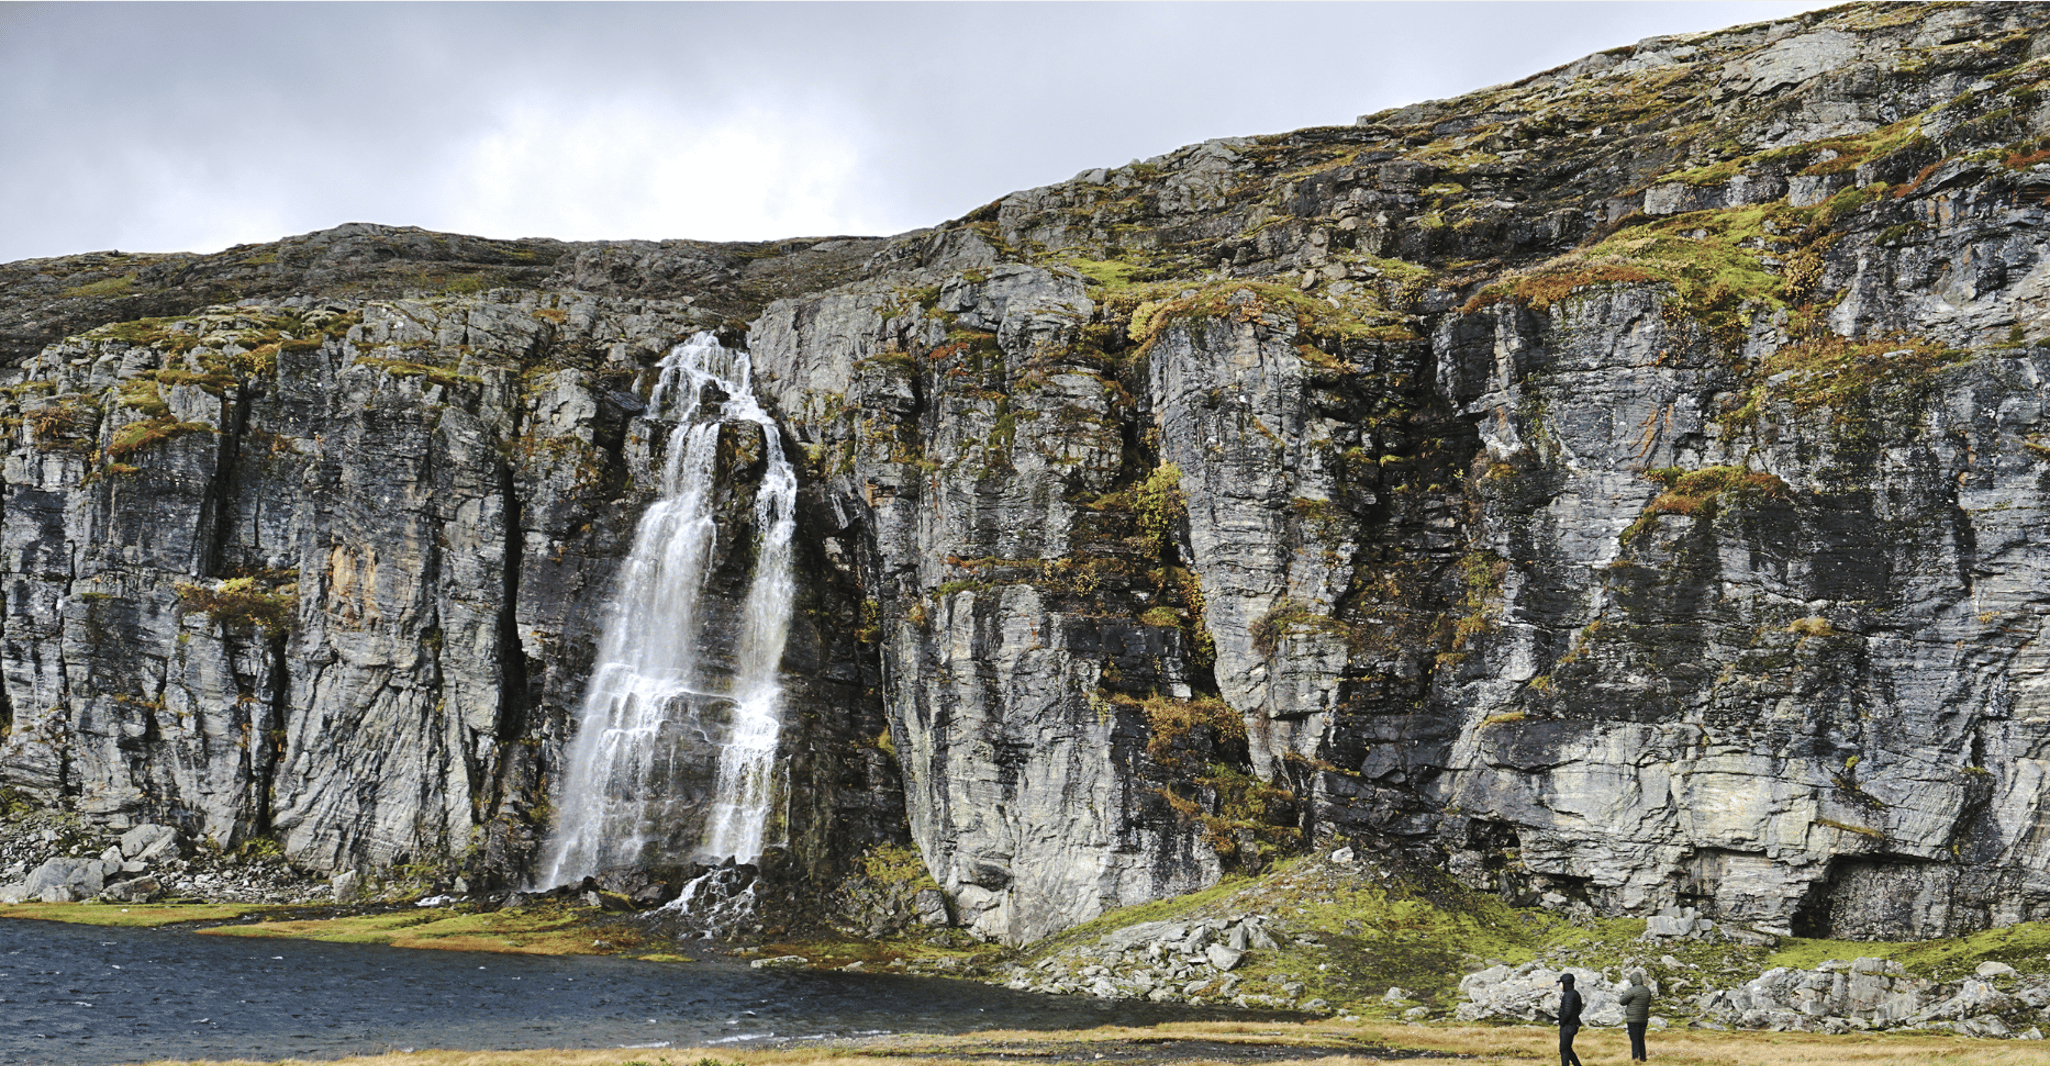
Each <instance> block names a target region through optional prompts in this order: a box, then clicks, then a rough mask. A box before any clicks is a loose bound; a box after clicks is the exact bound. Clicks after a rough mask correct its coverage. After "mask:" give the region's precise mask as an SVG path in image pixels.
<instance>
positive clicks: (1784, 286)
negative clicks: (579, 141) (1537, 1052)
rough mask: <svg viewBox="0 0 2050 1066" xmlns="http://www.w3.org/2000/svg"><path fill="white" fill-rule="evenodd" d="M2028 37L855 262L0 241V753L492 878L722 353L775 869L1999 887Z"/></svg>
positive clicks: (1007, 928)
mask: <svg viewBox="0 0 2050 1066" xmlns="http://www.w3.org/2000/svg"><path fill="white" fill-rule="evenodd" d="M2045 52H2050V16H2046V15H2045V14H2044V13H2043V12H2042V10H2041V9H2040V8H2037V7H2032V6H2029V5H2019V4H1984V5H1973V6H1969V7H1933V6H1932V7H1893V6H1851V7H1845V8H1839V9H1832V10H1830V11H1826V12H1812V13H1808V14H1804V15H1802V16H1799V17H1796V18H1791V19H1786V20H1781V21H1778V22H1774V23H1768V24H1761V25H1757V26H1749V27H1739V28H1737V29H1733V30H1729V31H1725V32H1720V33H1713V34H1699V35H1691V36H1688V37H1684V38H1659V39H1653V40H1649V41H1645V42H1641V43H1639V44H1638V45H1636V46H1634V47H1630V48H1623V49H1616V50H1612V51H1610V52H1606V53H1603V54H1601V55H1598V56H1592V57H1589V58H1588V59H1586V60H1583V61H1581V62H1578V63H1575V64H1571V65H1568V66H1566V67H1562V68H1559V69H1557V70H1554V71H1549V72H1545V73H1543V74H1539V75H1536V76H1533V77H1530V78H1526V79H1524V80H1522V81H1518V82H1514V83H1510V84H1506V85H1502V86H1498V87H1496V88H1493V89H1488V90H1483V91H1481V92H1478V93H1475V94H1472V95H1470V96H1467V97H1463V98H1460V99H1457V100H1450V101H1430V102H1426V103H1423V104H1417V105H1413V106H1411V107H1407V108H1402V109H1399V110H1395V111H1389V112H1384V113H1380V114H1376V115H1370V116H1366V117H1364V118H1362V119H1361V120H1360V121H1359V122H1358V123H1357V124H1355V125H1353V126H1349V127H1338V128H1327V129H1313V130H1303V131H1298V132H1295V133H1290V134H1282V135H1276V136H1268V137H1250V138H1230V139H1223V140H1217V141H1211V142H1207V143H1205V144H1202V145H1196V146H1192V147H1190V148H1186V149H1182V150H1180V151H1177V152H1173V153H1169V154H1168V155H1165V156H1162V157H1158V158H1156V159H1153V160H1148V161H1146V162H1143V163H1135V164H1132V165H1129V166H1125V167H1119V168H1115V169H1101V170H1092V171H1089V172H1085V173H1084V174H1081V175H1078V176H1077V177H1076V178H1075V179H1074V180H1071V181H1068V182H1063V183H1059V184H1056V185H1052V186H1048V187H1046V188H1042V189H1034V190H1026V191H1022V192H1018V193H1013V194H1011V195H1008V196H1005V197H1004V198H1002V199H1001V200H998V201H996V202H994V203H992V204H990V205H989V206H987V207H985V208H982V209H979V210H977V211H975V212H973V213H971V214H970V215H968V216H967V217H965V218H963V219H960V220H956V221H954V222H951V223H947V224H946V225H943V226H941V227H938V228H936V229H934V230H931V231H921V232H919V233H915V234H908V235H904V236H902V237H898V238H893V239H889V240H852V239H844V240H828V241H795V242H781V243H778V244H774V245H759V246H744V247H743V246H711V245H695V244H689V243H687V242H665V243H662V244H653V243H649V244H639V243H620V244H606V245H556V244H552V243H549V242H487V241H478V240H474V239H469V238H450V237H444V236H442V235H433V234H422V233H419V232H417V231H399V230H385V229H381V228H377V227H346V228H344V229H343V230H338V231H332V232H330V233H328V234H316V235H309V236H307V237H304V238H294V239H292V240H289V241H285V242H281V243H280V244H278V245H275V246H263V247H260V248H251V249H237V250H232V251H231V252H230V253H223V254H222V255H221V256H216V257H183V258H178V257H172V258H175V259H177V262H175V263H174V262H172V261H171V260H170V259H165V260H164V261H163V262H156V261H152V262H150V263H147V264H140V263H128V262H125V261H117V260H115V259H113V258H110V257H109V256H104V255H103V256H97V257H77V258H75V259H70V260H49V261H37V262H35V263H29V264H12V265H9V266H8V267H7V268H5V270H6V271H7V272H6V273H5V274H4V275H0V283H4V285H5V287H6V290H5V291H6V300H5V301H4V303H5V307H4V308H0V333H5V339H6V341H7V343H8V344H11V345H14V347H13V348H11V349H10V351H11V352H12V353H13V354H14V355H15V356H17V357H18V361H19V365H20V367H21V369H20V370H19V372H18V373H16V374H15V375H14V377H13V378H12V379H10V380H11V384H10V386H9V388H8V390H7V406H5V408H4V410H0V418H4V419H5V420H6V421H5V422H4V423H0V425H4V426H5V428H7V429H8V430H10V431H11V433H12V436H11V438H10V440H11V443H10V445H9V448H8V453H7V456H6V459H5V464H4V468H0V473H4V480H5V485H6V488H5V495H4V498H0V569H4V570H5V588H6V595H5V601H4V604H5V606H4V612H5V613H4V617H0V677H4V681H5V691H6V696H7V702H6V704H5V706H4V712H0V713H4V721H5V724H6V727H7V728H6V736H5V739H4V742H0V778H4V780H5V782H6V783H8V784H10V785H12V786H13V787H16V788H20V789H24V790H26V791H29V792H32V793H35V794H36V795H38V796H41V797H44V798H47V799H57V800H64V801H68V802H71V803H73V804H74V805H76V806H78V807H79V809H80V810H82V811H84V812H86V813H88V814H91V815H93V816H94V817H98V818H102V819H107V820H110V821H117V822H118V821H121V820H129V821H144V820H150V821H158V822H164V823H167V824H176V825H178V826H179V827H181V828H182V829H184V830H186V831H188V832H190V833H192V834H194V835H196V836H200V837H204V838H208V839H214V840H217V841H221V842H224V843H226V844H229V845H232V844H233V843H235V842H237V841H240V840H243V839H248V838H252V837H275V838H276V839H277V840H278V841H279V842H280V844H281V845H282V847H283V850H284V852H285V854H287V855H288V856H290V857H291V858H292V859H293V860H294V861H296V862H300V863H302V864H305V865H306V866H308V867H312V868H317V869H322V870H330V869H336V868H346V869H353V868H355V867H359V866H360V867H363V868H364V869H366V870H376V869H380V868H388V867H390V866H392V865H394V864H406V863H420V862H452V861H460V862H462V863H467V864H469V865H470V866H471V867H474V868H475V869H478V870H489V871H496V872H497V874H498V875H499V876H505V877H512V876H517V875H518V873H519V871H521V869H522V866H523V864H524V863H526V862H527V861H528V857H529V855H530V853H531V846H532V835H533V831H534V827H535V823H536V822H537V821H538V820H540V819H541V818H542V817H543V816H544V815H545V811H546V803H547V797H548V794H549V790H550V789H551V788H553V787H556V786H557V783H558V782H559V774H560V770H561V767H560V760H561V753H562V742H563V736H564V732H565V731H566V729H567V722H568V720H569V718H568V711H567V708H570V707H573V706H574V705H575V702H576V700H577V698H578V696H579V695H580V693H581V690H582V687H583V683H584V681H585V679H586V675H587V674H588V672H589V669H590V658H591V655H592V643H593V640H594V637H595V634H594V632H593V627H594V625H595V621H594V620H595V619H596V618H597V617H598V616H599V606H600V604H601V603H602V602H603V600H604V598H605V596H606V595H607V592H608V583H609V581H610V579H611V577H612V574H613V571H614V570H615V569H616V567H617V565H618V560H619V558H620V556H621V554H622V552H623V550H624V541H625V538H626V537H627V536H628V535H629V534H630V531H631V529H632V523H633V519H634V516H635V515H636V514H637V513H638V511H639V510H640V508H642V507H643V506H644V505H645V503H646V501H647V498H648V493H649V491H650V484H651V478H650V471H651V469H652V465H651V464H653V463H654V462H655V459H656V449H657V448H659V444H657V443H655V437H654V435H652V434H651V433H650V432H649V429H648V423H647V420H646V419H645V418H641V417H639V415H640V413H641V408H640V405H641V404H642V403H643V402H644V399H643V397H644V395H645V392H644V390H645V386H646V381H645V371H646V368H647V366H648V365H649V364H650V362H651V361H652V360H653V359H654V358H655V357H656V356H657V355H658V354H659V353H660V352H661V351H663V350H664V349H666V348H667V346H668V345H670V344H672V343H674V342H675V341H678V340H680V339H682V337H683V335H685V334H686V333H688V332H689V331H691V330H695V329H698V328H727V329H728V330H729V333H728V336H729V337H733V338H735V339H737V337H738V332H737V330H735V329H734V326H735V323H734V322H733V321H732V319H734V318H735V317H747V318H748V319H749V321H747V322H746V323H745V325H746V339H747V343H748V345H749V346H750V348H751V349H752V352H753V355H754V360H755V367H756V372H757V379H758V380H757V386H758V387H757V392H758V394H760V395H761V396H763V397H765V398H766V400H767V402H768V403H769V405H770V406H771V407H773V409H774V413H775V415H776V416H777V418H778V420H779V424H780V426H781V427H782V431H783V433H784V434H785V444H786V448H785V452H786V454H790V455H793V456H795V455H800V454H801V455H802V456H804V463H803V469H802V470H801V471H800V510H801V515H800V520H799V530H798V539H799V541H800V542H801V548H800V551H801V559H800V565H799V566H798V567H797V571H798V572H799V573H800V574H801V575H803V581H802V584H803V586H804V587H803V589H802V590H801V595H800V598H801V600H802V603H801V605H800V610H799V618H798V620H797V622H796V623H795V625H794V628H793V631H792V637H791V641H790V645H789V649H788V651H787V652H786V656H785V659H784V664H783V665H784V675H785V678H786V682H787V683H786V693H787V696H788V700H789V704H788V711H789V720H790V721H791V722H792V723H794V729H793V732H792V733H791V734H790V737H789V739H788V741H787V745H786V748H787V751H786V755H787V759H786V761H785V764H784V765H785V766H787V767H788V774H789V779H790V780H791V781H792V782H793V785H792V787H791V789H790V791H789V797H790V798H789V802H788V804H787V805H786V806H787V811H786V813H785V814H784V815H783V816H782V817H783V821H782V822H781V823H780V824H779V829H778V835H781V836H782V837H784V838H785V839H787V840H788V841H789V842H790V849H789V853H790V855H792V856H794V857H796V858H797V859H798V860H799V861H797V862H796V863H795V864H794V866H795V867H796V868H798V869H802V870H809V871H811V872H812V873H813V874H814V875H815V876H819V877H823V878H826V879H830V878H831V877H832V876H833V873H834V871H837V870H839V869H841V868H844V865H845V862H846V860H847V859H848V858H849V857H850V856H851V855H853V854H854V853H856V852H857V851H859V850H860V849H861V848H862V847H865V846H867V845H868V844H871V843H877V842H884V841H902V840H905V839H908V840H909V841H910V842H911V843H912V844H914V845H915V846H916V848H917V850H918V852H919V854H920V855H921V856H922V859H923V861H924V863H925V864H926V866H927V868H928V870H929V872H930V873H931V875H932V877H933V879H934V884H935V885H936V887H937V890H938V891H939V893H940V895H941V897H942V899H941V903H942V904H943V907H941V908H938V909H935V908H931V907H928V908H927V910H926V913H928V914H932V915H935V916H938V915H940V914H942V913H944V915H945V917H946V920H948V921H952V922H956V923H958V924H960V925H962V926H964V927H966V928H967V929H969V930H970V931H972V932H973V933H974V934H976V935H978V936H983V937H990V938H998V939H1003V940H1007V941H1013V942H1020V941H1028V940H1032V939H1035V938H1038V937H1041V936H1044V935H1046V934H1048V933H1051V932H1054V931H1056V930H1059V929H1062V928H1065V927H1067V926H1070V925H1073V924H1075V923H1076V922H1080V921H1084V920H1087V919H1089V918H1091V917H1093V916H1095V915H1097V914H1099V913H1101V912H1102V911H1103V910H1105V909H1107V908H1110V907H1114V906H1117V905H1120V904H1126V903H1134V902H1139V901H1143V900H1150V899H1155V898H1158V897H1161V896H1164V895H1169V894H1173V893H1178V892H1182V891H1186V890H1189V889H1192V888H1197V887H1200V886H1204V885H1207V884H1209V883H1211V882H1213V881H1215V880H1216V879H1217V878H1218V877H1219V876H1221V875H1222V873H1223V872H1225V871H1226V870H1229V869H1233V868H1243V869H1256V868H1258V867H1259V866H1260V865H1261V864H1262V863H1264V862H1266V861H1267V860H1268V859H1269V858H1270V857H1271V856H1272V855H1273V854H1274V853H1276V852H1277V851H1287V850H1291V849H1297V848H1301V847H1304V846H1306V845H1308V844H1311V843H1313V842H1315V841H1317V840H1319V839H1320V838H1326V837H1342V838H1345V839H1346V840H1357V841H1360V842H1362V843H1365V844H1370V845H1372V846H1375V847H1378V848H1383V849H1396V850H1404V851H1408V852H1411V853H1414V854H1417V855H1422V856H1427V857H1430V858H1431V859H1432V860H1433V861H1436V862H1441V863H1443V864H1445V865H1447V866H1448V867H1449V868H1450V869H1451V870H1452V871H1453V872H1454V873H1455V874H1456V875H1457V876H1459V877H1460V878H1461V879H1462V880H1464V881H1467V882H1468V883H1471V884H1476V885H1485V886H1488V887H1490V888H1491V889H1493V890H1495V891H1499V892H1501V893H1503V894H1505V895H1507V896H1509V897H1511V898H1512V899H1515V900H1517V901H1519V902H1528V903H1537V904H1543V905H1550V906H1557V907H1561V908H1567V909H1576V910H1577V909H1581V908H1587V909H1592V910H1595V911H1599V912H1602V913H1606V914H1635V915H1647V916H1655V915H1664V916H1668V917H1672V916H1679V915H1684V916H1686V918H1687V921H1688V923H1689V927H1690V929H1698V928H1700V923H1710V924H1711V925H1712V926H1714V927H1715V928H1717V929H1740V930H1746V931H1747V934H1746V935H1752V936H1759V937H1765V936H1773V935H1784V934H1790V933H1797V934H1828V935H1833V936H1839V937H1877V936H1886V937H1901V936H1923V935H1937V934H1944V933H1951V932H1958V931H1965V930H1971V929H1977V928H1981V927H1984V926H1987V925H1989V924H1997V923H2004V922H2012V921H2018V920H2023V919H2029V918H2036V917H2041V916H2044V914H2045V912H2046V910H2050V883H2046V882H2045V881H2044V880H2043V878H2042V876H2041V874H2040V872H2039V871H2040V870H2041V869H2042V868H2043V866H2044V865H2045V861H2044V860H2045V856H2043V855H2042V854H2039V852H2040V851H2041V850H2042V847H2043V842H2042V839H2041V838H2043V836H2044V834H2043V833H2041V832H2040V831H2039V829H2038V824H2037V823H2038V822H2039V820H2040V819H2039V816H2038V809H2039V808H2040V807H2041V806H2042V801H2043V798H2044V797H2043V795H2042V790H2043V787H2044V782H2043V777H2044V775H2043V774H2042V773H2040V772H2039V769H2040V766H2039V764H2040V762H2041V759H2042V753H2041V751H2040V749H2041V748H2042V747H2043V743H2044V741H2045V739H2046V735H2045V734H2044V732H2043V729H2044V724H2045V722H2046V721H2050V712H2046V711H2045V710H2044V708H2043V707H2042V706H2039V704H2040V703H2041V702H2042V700H2043V692H2044V685H2043V675H2044V673H2045V661H2044V658H2043V656H2042V654H2041V653H2040V651H2039V649H2038V647H2037V645H2038V643H2039V638H2040V637H2041V632H2040V631H2041V629H2042V626H2041V617H2042V615H2043V614H2044V610H2043V606H2044V605H2043V597H2042V594H2041V592H2040V591H2039V590H2040V589H2041V588H2042V587H2043V586H2044V581H2043V580H2042V576H2043V570H2044V568H2045V566H2046V565H2050V564H2046V560H2050V548H2046V546H2045V545H2044V544H2042V543H2040V541H2041V539H2042V534H2041V530H2042V529H2043V528H2044V523H2043V521H2042V516H2043V513H2044V511H2045V507H2046V502H2050V501H2046V500H2045V499H2044V498H2043V497H2042V494H2041V485H2040V484H2039V483H2040V482H2041V481H2042V478H2041V473H2042V470H2041V466H2042V464H2043V462H2044V461H2045V457H2046V455H2050V437H2045V434H2046V433H2050V429H2046V428H2045V421H2044V420H2045V412H2044V410H2043V405H2042V395H2041V394H2042V382H2043V380H2044V379H2045V375H2046V374H2050V288H2046V280H2045V279H2046V278H2050V265H2046V264H2045V262H2044V260H2043V256H2042V246H2043V233H2044V230H2045V226H2046V223H2050V216H2046V199H2050V162H2045V160H2046V158H2050V147H2046V146H2050V110H2046V105H2045V104H2044V102H2043V92H2044V87H2043V83H2044V81H2045V78H2046V75H2050V66H2046V65H2045V63H2044V61H2043V60H2042V59H2041V56H2042V55H2043V53H2045ZM266 257H270V258H269V259H266ZM153 271H154V272H153ZM437 271H438V272H439V273H437ZM457 275H460V276H461V277H462V278H472V279H476V280H474V281H466V282H462V283H460V284H455V283H453V279H455V278H456V276H457ZM195 279H196V280H195ZM207 286H213V287H211V288H209V287H207ZM491 286H498V287H497V288H492V287H491ZM470 288H475V289H478V290H483V291H476V292H465V291H463V290H465V289H470ZM451 290H454V291H451ZM145 298H146V299H145ZM230 298H239V299H242V302H240V303H227V302H223V301H226V300H228V299H230ZM150 300H155V301H158V302H156V303H150V302H148V301H150ZM193 301H203V302H205V303H208V304H211V305H212V306H210V307H207V308H206V309H204V310H203V311H202V310H200V308H199V305H198V304H197V303H193ZM188 304H189V306H188ZM173 305H176V306H175V307H174V306H173ZM141 314H159V315H164V314H172V315H177V316H183V317H177V318H171V319H162V320H156V319H137V317H136V316H137V315H141ZM900 781H901V792H900V791H899V782H900ZM1343 842H1344V841H1334V842H1333V843H1334V846H1335V845H1336V844H1337V843H1343ZM1687 931H1688V930H1679V932H1687Z"/></svg>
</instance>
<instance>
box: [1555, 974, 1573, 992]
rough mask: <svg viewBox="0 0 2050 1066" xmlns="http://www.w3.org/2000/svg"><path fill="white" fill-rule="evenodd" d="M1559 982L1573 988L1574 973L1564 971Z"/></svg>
mask: <svg viewBox="0 0 2050 1066" xmlns="http://www.w3.org/2000/svg"><path fill="white" fill-rule="evenodd" d="M1558 983H1559V984H1562V985H1565V986H1566V987H1568V988H1572V987H1573V975H1572V974H1570V973H1562V974H1560V975H1559V981H1558Z"/></svg>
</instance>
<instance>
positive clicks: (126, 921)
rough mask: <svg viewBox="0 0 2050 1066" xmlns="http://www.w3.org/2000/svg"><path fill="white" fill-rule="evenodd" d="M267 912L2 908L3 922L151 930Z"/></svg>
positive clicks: (244, 908) (232, 906)
mask: <svg viewBox="0 0 2050 1066" xmlns="http://www.w3.org/2000/svg"><path fill="white" fill-rule="evenodd" d="M268 909H270V908H268V907H266V906H264V905H262V904H255V903H150V904H142V903H131V904H129V905H127V906H122V905H120V904H118V903H12V904H6V905H0V918H34V919H37V920H39V921H45V922H70V923H71V924H73V925H119V926H127V927H130V928H136V929H148V928H154V927H156V926H160V925H176V924H177V923H179V922H232V921H234V920H235V919H237V918H240V917H242V916H243V915H245V914H255V913H260V912H262V911H265V910H268Z"/></svg>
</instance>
